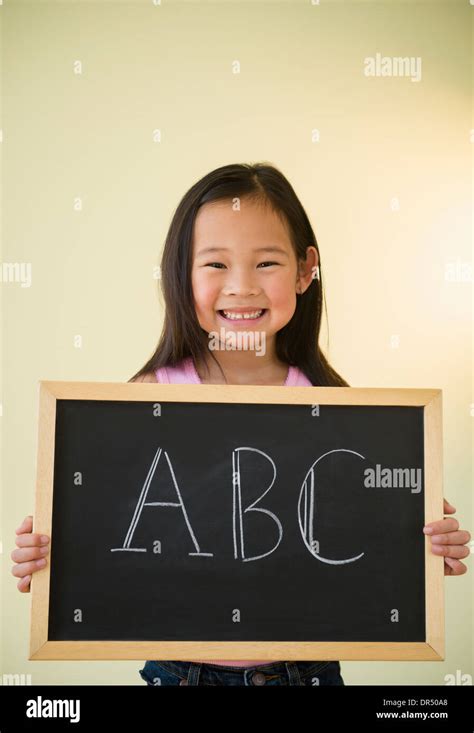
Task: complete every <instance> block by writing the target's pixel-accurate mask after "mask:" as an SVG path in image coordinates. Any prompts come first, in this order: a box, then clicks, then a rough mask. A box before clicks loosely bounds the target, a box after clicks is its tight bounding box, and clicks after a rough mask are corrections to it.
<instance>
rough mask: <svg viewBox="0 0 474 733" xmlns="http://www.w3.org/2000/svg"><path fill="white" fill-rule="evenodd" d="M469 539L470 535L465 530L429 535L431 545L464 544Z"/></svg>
mask: <svg viewBox="0 0 474 733" xmlns="http://www.w3.org/2000/svg"><path fill="white" fill-rule="evenodd" d="M470 541H471V535H470V534H469V532H466V530H463V529H461V530H459V532H446V534H433V535H431V542H432V543H433V545H465V544H466V543H467V542H470Z"/></svg>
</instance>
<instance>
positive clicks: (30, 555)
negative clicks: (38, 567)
mask: <svg viewBox="0 0 474 733" xmlns="http://www.w3.org/2000/svg"><path fill="white" fill-rule="evenodd" d="M48 552H49V545H46V547H24V548H22V549H20V550H13V552H12V553H11V555H10V557H11V559H12V560H13V562H18V563H22V562H28V561H29V560H40V559H41V558H42V557H46V555H47V554H48Z"/></svg>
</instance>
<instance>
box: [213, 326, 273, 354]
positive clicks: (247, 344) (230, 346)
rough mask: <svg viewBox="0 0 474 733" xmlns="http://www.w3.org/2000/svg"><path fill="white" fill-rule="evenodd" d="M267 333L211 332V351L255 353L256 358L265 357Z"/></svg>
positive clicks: (221, 330) (223, 330)
mask: <svg viewBox="0 0 474 733" xmlns="http://www.w3.org/2000/svg"><path fill="white" fill-rule="evenodd" d="M265 339H266V333H265V331H226V330H225V328H221V329H220V331H210V332H209V350H210V351H255V352H256V356H265V351H266V348H265V343H266V340H265Z"/></svg>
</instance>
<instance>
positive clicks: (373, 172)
mask: <svg viewBox="0 0 474 733" xmlns="http://www.w3.org/2000/svg"><path fill="white" fill-rule="evenodd" d="M473 13H474V7H472V6H471V5H470V3H469V2H468V0H466V1H464V0H463V1H461V2H456V1H454V2H453V1H451V2H444V3H430V2H423V3H421V4H418V3H415V2H410V3H406V2H389V3H383V2H380V1H377V2H361V3H354V2H353V3H346V2H325V1H324V0H321V3H320V5H319V6H318V5H317V4H316V5H312V4H311V3H310V2H309V1H308V2H307V1H306V0H305V1H304V2H299V1H297V0H292V1H291V2H283V3H276V2H251V3H249V2H236V3H232V2H219V3H211V2H193V3H184V2H166V0H163V2H162V3H161V6H160V5H156V6H155V5H154V4H153V3H152V2H151V0H150V1H148V0H146V1H143V2H130V3H125V2H58V3H45V2H38V1H37V0H36V1H35V2H31V3H30V2H21V1H18V0H16V1H12V0H4V2H3V5H2V6H1V7H0V15H1V19H2V23H3V54H2V55H3V89H2V101H3V124H2V127H3V143H2V151H3V176H4V178H3V180H4V187H3V253H2V260H3V262H18V263H21V262H26V263H31V267H32V283H31V287H29V288H22V287H21V286H20V284H19V283H3V285H2V292H3V305H4V331H3V334H4V338H3V342H4V343H3V347H4V352H3V355H4V358H3V396H2V402H3V417H2V424H3V459H4V463H3V477H4V485H3V517H2V541H3V554H2V560H3V563H2V583H3V601H2V617H3V649H2V655H1V657H2V669H1V672H2V674H25V675H28V674H29V675H31V678H30V679H31V682H32V683H33V684H42V683H46V684H69V683H79V684H81V683H83V684H91V683H92V684H105V683H107V684H110V683H117V684H126V683H132V684H133V683H136V684H142V685H143V684H145V683H144V682H143V680H142V679H141V678H140V677H139V675H138V669H139V667H141V666H143V664H142V663H141V662H139V661H132V662H94V663H92V662H87V661H84V662H77V661H76V662H29V661H27V657H28V648H29V623H30V595H26V594H20V593H19V592H18V590H17V588H16V582H17V579H16V578H13V576H12V575H11V566H12V564H13V563H12V561H11V559H10V553H11V551H12V549H13V548H14V537H15V535H14V529H15V527H17V526H18V525H19V524H20V521H21V520H22V519H23V517H24V516H25V515H26V514H29V513H33V509H34V490H35V470H36V445H37V408H38V380H40V379H60V380H98V381H126V380H127V379H129V378H130V376H131V375H132V374H133V373H134V372H135V371H136V370H137V369H138V368H139V367H140V366H141V365H142V364H143V363H144V362H145V361H146V360H147V359H148V357H149V356H150V355H151V353H152V350H153V349H154V347H155V344H156V342H157V339H158V335H159V331H160V325H161V321H162V309H161V305H160V299H159V298H158V296H157V286H158V281H157V280H156V279H154V268H155V267H156V266H157V265H158V264H159V261H160V253H161V248H162V243H163V241H164V238H165V234H166V231H167V227H168V225H169V222H170V218H171V215H172V212H173V211H174V208H175V207H176V205H177V203H178V201H179V199H180V197H181V196H182V195H183V194H184V192H185V191H186V190H187V189H188V187H189V186H190V185H191V184H192V183H194V182H195V181H196V180H197V179H198V178H199V177H201V176H202V175H204V174H205V173H207V172H209V171H210V170H212V169H214V168H216V167H217V166H220V165H224V164H228V163H234V162H255V161H258V160H268V161H271V162H272V163H274V164H275V165H277V166H278V167H279V168H280V169H281V170H282V171H283V172H284V173H285V175H287V177H288V178H289V180H290V181H291V182H292V184H293V186H294V187H295V189H296V191H297V194H298V195H299V196H300V198H301V201H302V203H303V205H304V206H305V208H306V210H307V212H308V215H309V216H310V219H311V221H312V223H313V226H314V229H315V232H316V237H317V239H318V243H319V246H320V249H321V258H322V269H323V273H324V278H325V285H326V299H327V305H328V313H329V335H330V342H329V347H330V348H329V351H328V349H327V346H328V344H327V339H326V336H327V331H326V329H325V330H324V334H323V340H322V345H323V347H324V348H325V350H326V353H328V354H329V358H330V360H331V363H332V364H333V365H334V366H335V367H336V368H337V370H338V371H339V372H340V373H341V374H342V375H344V376H345V378H346V379H347V380H348V381H349V383H350V384H351V385H352V386H357V387H359V386H374V387H382V386H388V387H436V388H441V389H442V390H443V399H444V445H445V453H444V461H445V463H444V466H445V467H444V478H445V496H446V497H447V498H448V499H449V500H450V501H451V503H453V504H454V505H455V506H456V507H457V509H458V516H459V519H460V522H461V526H462V527H465V528H468V529H470V528H471V527H472V514H471V511H472V499H471V493H472V483H471V460H472V442H471V430H472V428H471V426H472V420H473V413H474V405H473V399H474V398H473V393H472V362H471V347H472V340H471V328H472V314H471V308H472V304H471V291H472V274H471V276H470V278H468V280H467V281H466V282H464V281H462V279H460V278H458V279H457V280H454V281H450V280H449V267H450V264H451V263H456V262H458V263H459V265H460V266H462V265H465V264H469V263H470V259H471V219H470V216H471V214H470V209H471V204H472V201H471V195H472V193H471V170H472V158H471V151H472V144H471V128H473V127H474V124H473V122H472V116H471V114H472V109H471V101H472V93H471V91H472V90H471V87H470V83H471V82H470V73H471V52H472V41H471V24H472V18H473ZM377 52H380V53H381V54H382V55H385V56H392V57H393V56H413V57H418V56H419V57H421V59H422V80H421V81H420V82H412V81H411V79H410V78H390V77H376V78H367V77H365V76H364V73H363V71H364V58H365V57H366V56H374V55H375V54H376V53H377ZM77 61H80V63H81V64H82V73H80V74H77V73H75V66H74V65H75V63H76V62H77ZM236 61H238V62H239V64H240V73H233V72H234V71H235V68H236V65H235V64H234V62H236ZM156 130H160V132H161V142H157V141H155V140H154V135H156V133H155V131H156ZM314 130H318V131H319V142H318V141H317V140H315V134H314V132H313V131H314ZM473 135H474V133H473ZM78 199H80V200H81V202H82V209H81V210H78V209H77V200H78ZM397 202H398V205H397ZM471 273H472V270H471ZM78 335H79V336H80V337H81V338H82V346H81V348H77V347H76V346H75V338H76V337H77V336H78ZM420 531H421V528H420ZM84 532H85V535H84V541H85V542H87V526H86V525H85V526H84ZM390 541H391V540H390V538H389V537H387V542H390ZM77 551H78V552H80V548H79V547H78V548H77ZM396 551H397V547H396V545H394V546H393V552H396ZM466 562H467V563H468V564H469V567H470V570H469V572H468V573H467V574H466V575H464V576H462V577H454V578H446V579H445V585H446V634H447V637H446V638H447V657H446V661H445V662H441V663H427V662H417V663H406V662H389V663H376V662H360V663H358V662H342V673H343V677H344V679H345V682H346V684H348V685H354V684H375V685H377V684H393V685H397V684H421V683H429V684H433V685H443V684H445V675H448V674H453V675H455V674H456V670H459V671H460V672H459V673H460V674H470V675H473V674H474V671H473V660H472V636H473V629H472V620H471V619H472V587H473V583H472V580H473V574H474V571H473V568H472V566H471V563H472V558H471V557H470V558H468V559H467V561H466ZM106 589H107V579H106V578H104V591H105V592H106ZM348 613H350V609H348Z"/></svg>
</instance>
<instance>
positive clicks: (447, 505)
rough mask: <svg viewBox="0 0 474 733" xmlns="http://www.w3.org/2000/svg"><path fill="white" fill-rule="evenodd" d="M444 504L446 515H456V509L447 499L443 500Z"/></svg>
mask: <svg viewBox="0 0 474 733" xmlns="http://www.w3.org/2000/svg"><path fill="white" fill-rule="evenodd" d="M443 503H444V513H445V514H454V512H455V511H456V507H454V506H453V505H452V504H450V503H449V501H448V500H447V499H443Z"/></svg>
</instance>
